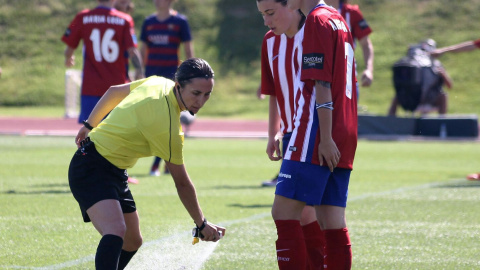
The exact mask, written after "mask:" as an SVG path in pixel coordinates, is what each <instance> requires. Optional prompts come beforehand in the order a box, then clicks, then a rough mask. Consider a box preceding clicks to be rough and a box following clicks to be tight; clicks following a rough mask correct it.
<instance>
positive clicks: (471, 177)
mask: <svg viewBox="0 0 480 270" xmlns="http://www.w3.org/2000/svg"><path fill="white" fill-rule="evenodd" d="M467 180H470V181H478V180H480V173H472V174H469V175H467Z"/></svg>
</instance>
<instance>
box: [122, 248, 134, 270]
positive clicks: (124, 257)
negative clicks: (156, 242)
mask: <svg viewBox="0 0 480 270" xmlns="http://www.w3.org/2000/svg"><path fill="white" fill-rule="evenodd" d="M135 253H137V251H136V250H135V251H126V250H123V249H122V253H120V260H119V261H118V270H123V269H124V268H125V267H127V264H128V262H130V260H131V259H132V257H133V255H135Z"/></svg>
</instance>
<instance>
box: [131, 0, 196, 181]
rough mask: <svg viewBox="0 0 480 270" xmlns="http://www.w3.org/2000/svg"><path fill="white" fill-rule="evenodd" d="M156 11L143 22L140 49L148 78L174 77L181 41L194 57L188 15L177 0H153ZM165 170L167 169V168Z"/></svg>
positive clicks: (154, 166) (153, 169) (157, 161)
mask: <svg viewBox="0 0 480 270" xmlns="http://www.w3.org/2000/svg"><path fill="white" fill-rule="evenodd" d="M153 2H154V4H155V8H156V12H155V13H154V14H153V15H150V16H149V17H147V18H146V19H145V21H144V22H143V25H142V32H141V35H140V40H141V41H142V44H141V46H140V52H141V54H142V57H143V59H144V62H145V77H150V76H153V75H156V76H162V77H165V78H168V79H173V76H174V74H175V71H176V70H177V67H178V65H179V64H180V60H179V56H178V51H179V47H180V45H181V44H182V45H183V47H184V50H185V57H186V59H189V58H192V57H194V55H193V42H192V35H191V33H190V26H189V25H188V21H187V18H186V17H185V16H184V15H182V14H179V13H178V12H177V11H175V10H173V8H172V6H173V3H174V2H175V0H154V1H153ZM160 162H161V159H160V158H159V157H156V158H155V160H154V161H153V164H152V167H151V168H150V175H152V176H159V175H160V171H159V169H158V168H159V166H160ZM165 173H168V168H167V167H165Z"/></svg>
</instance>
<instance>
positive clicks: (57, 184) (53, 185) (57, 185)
mask: <svg viewBox="0 0 480 270" xmlns="http://www.w3.org/2000/svg"><path fill="white" fill-rule="evenodd" d="M31 187H34V188H55V187H68V182H67V183H61V184H60V183H55V184H37V185H31Z"/></svg>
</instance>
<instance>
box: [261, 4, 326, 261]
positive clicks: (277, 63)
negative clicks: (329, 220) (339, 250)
mask: <svg viewBox="0 0 480 270" xmlns="http://www.w3.org/2000/svg"><path fill="white" fill-rule="evenodd" d="M286 4H287V3H286V2H285V1H284V0H257V7H258V10H259V11H260V13H261V14H262V17H263V19H264V24H265V26H267V27H268V28H269V29H270V31H268V32H267V34H266V35H265V37H264V38H263V43H262V54H261V64H262V67H261V70H262V76H261V78H262V80H261V93H262V94H263V95H268V96H269V97H270V98H269V128H268V143H267V150H266V152H267V155H268V157H269V158H270V160H272V161H278V160H281V159H282V152H284V150H283V151H282V150H281V149H280V140H282V145H283V146H286V145H288V141H289V138H290V136H291V133H292V131H293V129H294V124H293V121H294V116H295V111H296V104H297V102H298V101H297V100H296V99H295V98H296V97H298V93H299V91H300V90H301V89H300V87H301V86H300V85H297V83H296V78H297V76H298V75H299V72H300V69H301V65H302V58H301V56H302V40H303V29H304V28H303V24H304V22H305V16H304V15H303V14H302V13H301V12H300V11H299V10H295V11H292V10H290V9H289V8H288V7H287V6H286ZM302 85H303V84H302ZM301 224H302V227H301V228H302V233H303V236H304V237H303V238H304V242H305V246H306V257H307V258H308V265H309V267H310V268H309V269H318V268H319V267H322V266H323V256H324V254H323V246H324V240H323V233H322V231H321V230H320V226H319V224H318V222H317V217H316V215H315V210H314V208H313V207H312V206H305V208H304V210H303V213H302V219H301Z"/></svg>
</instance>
